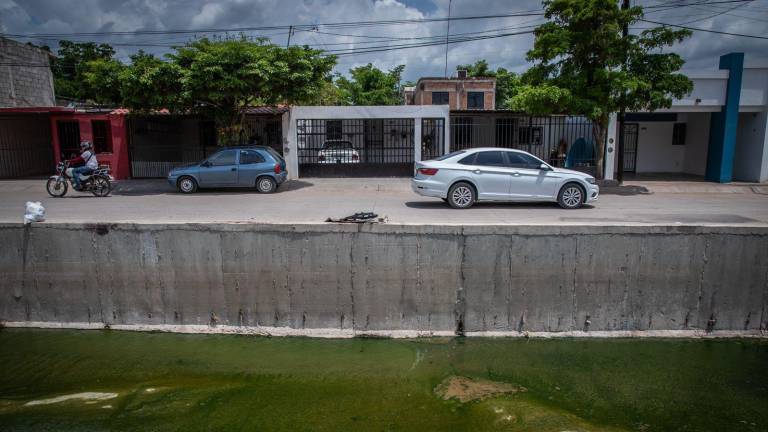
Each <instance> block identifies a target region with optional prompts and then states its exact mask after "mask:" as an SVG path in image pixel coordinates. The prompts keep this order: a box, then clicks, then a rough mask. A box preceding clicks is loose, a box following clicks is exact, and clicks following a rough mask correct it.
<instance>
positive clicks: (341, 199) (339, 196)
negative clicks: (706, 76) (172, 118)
mask: <svg viewBox="0 0 768 432" xmlns="http://www.w3.org/2000/svg"><path fill="white" fill-rule="evenodd" d="M638 184H639V183H638ZM642 184H643V185H644V186H645V187H647V188H648V189H649V190H650V193H649V194H635V192H636V191H637V190H638V189H642V188H638V187H637V186H631V185H630V186H628V187H625V188H619V189H605V190H604V192H606V193H605V194H602V195H601V197H600V200H599V201H598V202H597V203H595V204H594V205H588V206H585V207H584V208H582V209H579V210H573V211H566V210H562V209H560V208H559V207H557V205H556V204H554V203H553V204H548V203H541V204H538V203H537V204H515V203H503V204H502V203H485V204H479V205H477V206H475V207H473V208H471V209H469V210H453V209H451V208H449V207H448V206H447V205H446V204H444V203H443V202H442V201H440V200H438V199H431V198H424V197H420V196H418V195H416V194H414V193H413V192H411V190H410V187H409V183H408V179H391V178H386V179H370V178H369V179H304V180H296V181H291V182H288V183H286V184H285V185H283V187H281V188H280V189H279V190H278V192H277V193H275V194H272V195H262V194H258V193H256V192H254V191H250V190H211V191H201V192H199V193H196V194H193V195H182V194H180V193H177V192H175V191H174V190H173V189H172V188H171V187H170V186H168V185H167V184H166V183H165V182H164V181H163V180H133V181H123V182H119V183H118V184H117V186H116V190H115V192H114V194H113V195H112V196H110V197H107V198H95V197H93V196H92V195H90V194H84V193H72V191H71V190H70V193H68V194H67V196H66V197H64V198H58V199H56V198H51V197H49V196H48V194H47V193H46V192H45V181H44V180H7V181H0V222H21V221H22V218H23V215H24V203H25V202H26V201H41V202H42V203H43V205H44V206H45V207H46V212H47V219H46V220H47V221H48V222H138V223H154V222H162V223H186V222H260V223H316V222H322V221H324V220H325V219H326V218H328V217H334V218H336V217H343V216H346V215H349V214H352V213H355V212H357V211H374V212H376V213H378V214H379V215H380V216H386V217H387V219H388V221H389V222H390V223H399V224H449V225H455V224H467V225H474V224H525V225H550V224H552V225H593V224H598V225H615V224H630V225H635V224H637V225H646V224H661V225H669V224H684V225H692V224H695V225H767V224H768V194H765V192H766V186H752V187H750V186H747V185H732V186H729V185H713V184H709V183H701V182H698V183H697V182H644V183H642ZM615 193H621V195H619V194H615ZM627 194H629V195H627Z"/></svg>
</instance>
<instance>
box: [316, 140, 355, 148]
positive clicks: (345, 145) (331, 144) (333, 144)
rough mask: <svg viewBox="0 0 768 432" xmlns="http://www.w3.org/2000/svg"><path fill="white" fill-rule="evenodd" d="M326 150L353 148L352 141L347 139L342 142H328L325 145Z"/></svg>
mask: <svg viewBox="0 0 768 432" xmlns="http://www.w3.org/2000/svg"><path fill="white" fill-rule="evenodd" d="M323 149H324V150H352V143H351V142H347V141H340V142H326V143H325V145H324V146H323Z"/></svg>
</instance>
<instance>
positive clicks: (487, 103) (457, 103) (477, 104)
mask: <svg viewBox="0 0 768 432" xmlns="http://www.w3.org/2000/svg"><path fill="white" fill-rule="evenodd" d="M403 101H404V104H405V105H448V106H449V108H450V109H451V110H493V109H495V107H496V78H491V77H467V71H458V74H457V76H456V77H451V78H431V77H426V78H419V80H418V81H417V82H416V85H415V86H413V87H406V88H405V89H404V90H403Z"/></svg>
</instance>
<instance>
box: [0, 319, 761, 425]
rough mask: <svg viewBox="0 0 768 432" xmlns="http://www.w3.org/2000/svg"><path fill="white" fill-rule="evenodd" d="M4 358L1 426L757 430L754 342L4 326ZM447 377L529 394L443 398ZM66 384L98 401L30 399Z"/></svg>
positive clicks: (57, 393) (0, 348)
mask: <svg viewBox="0 0 768 432" xmlns="http://www.w3.org/2000/svg"><path fill="white" fill-rule="evenodd" d="M0 362H1V363H0V364H2V368H0V430H3V431H6V430H9V431H13V430H57V431H67V430H290V431H296V430H320V431H323V430H328V431H331V430H332V431H337V430H419V431H422V430H423V431H427V430H470V431H482V430H510V431H563V430H580V431H587V430H589V431H633V430H645V431H666V430H687V431H695V430H701V431H710V430H728V431H742V430H743V431H764V430H766V429H768V408H767V407H768V374H766V373H765V372H764V371H765V366H766V365H768V342H767V341H765V340H630V339H626V340H625V339H622V340H599V339H559V340H536V339H533V340H524V339H476V338H461V339H417V340H382V339H349V340H319V339H306V338H261V337H246V336H213V335H175V334H158V333H131V332H111V331H65V330H22V329H5V330H3V331H0ZM454 376H455V377H466V378H468V379H474V380H482V381H483V382H488V381H492V382H498V383H500V384H504V385H511V386H516V387H524V388H525V389H526V391H525V392H517V393H510V394H501V395H496V396H493V397H489V398H486V399H482V400H478V401H474V402H467V403H461V402H459V401H457V400H454V399H451V400H443V399H442V398H440V397H439V396H438V395H437V394H436V393H435V388H436V387H437V386H438V385H440V383H442V382H444V381H445V380H446V379H447V378H450V377H454ZM113 393H117V396H116V397H109V398H108V397H106V396H103V395H110V394H113ZM76 394H89V395H90V394H98V395H102V396H101V397H102V398H103V399H88V398H87V397H83V398H80V397H79V398H73V399H67V400H65V401H61V402H56V403H47V404H38V405H35V404H33V405H27V404H29V403H30V402H32V401H40V400H45V399H52V398H59V399H61V398H62V397H63V398H65V399H66V397H67V396H71V395H76Z"/></svg>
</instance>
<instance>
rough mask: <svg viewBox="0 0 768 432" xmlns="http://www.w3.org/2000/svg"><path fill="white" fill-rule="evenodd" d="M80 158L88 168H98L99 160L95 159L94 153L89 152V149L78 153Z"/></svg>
mask: <svg viewBox="0 0 768 432" xmlns="http://www.w3.org/2000/svg"><path fill="white" fill-rule="evenodd" d="M80 157H81V158H83V160H84V161H85V166H87V167H88V168H90V169H94V170H95V169H98V168H99V161H97V160H96V155H95V154H94V153H91V151H90V150H86V151H84V152H83V154H81V155H80Z"/></svg>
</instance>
